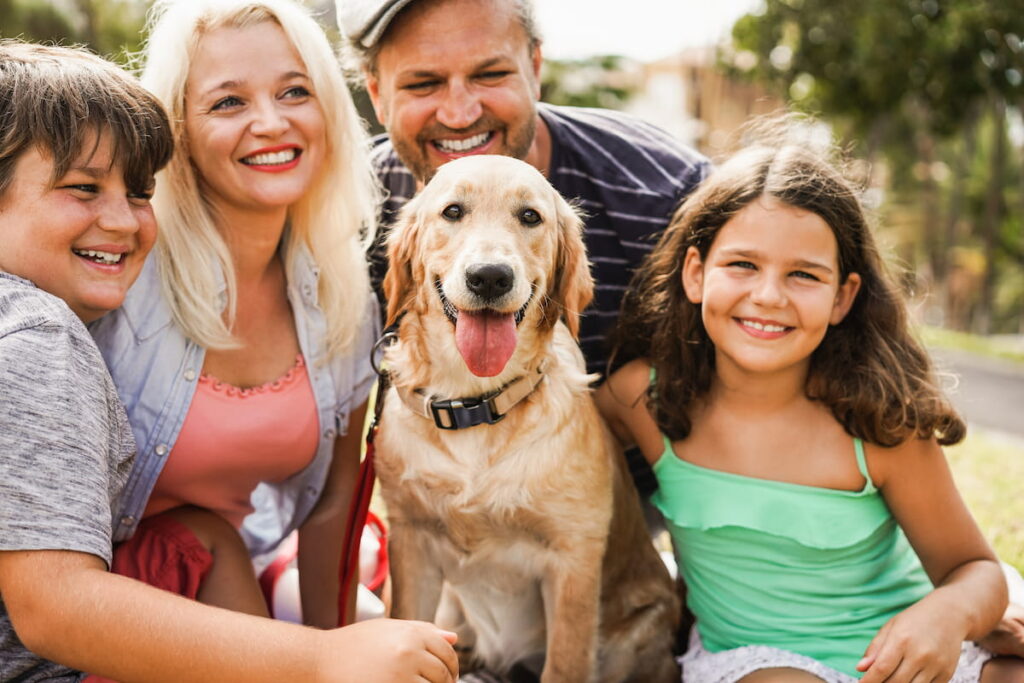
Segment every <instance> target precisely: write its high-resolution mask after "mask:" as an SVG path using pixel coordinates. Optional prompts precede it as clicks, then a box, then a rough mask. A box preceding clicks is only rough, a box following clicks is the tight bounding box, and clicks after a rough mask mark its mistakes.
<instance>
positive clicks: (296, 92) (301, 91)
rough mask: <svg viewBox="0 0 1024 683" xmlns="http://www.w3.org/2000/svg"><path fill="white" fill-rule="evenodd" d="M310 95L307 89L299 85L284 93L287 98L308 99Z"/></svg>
mask: <svg viewBox="0 0 1024 683" xmlns="http://www.w3.org/2000/svg"><path fill="white" fill-rule="evenodd" d="M310 94H311V93H310V92H309V89H308V88H305V87H303V86H301V85H296V86H294V87H291V88H288V90H287V91H285V95H286V96H288V97H309V96H310Z"/></svg>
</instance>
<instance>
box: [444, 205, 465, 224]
mask: <svg viewBox="0 0 1024 683" xmlns="http://www.w3.org/2000/svg"><path fill="white" fill-rule="evenodd" d="M464 213H465V212H464V211H463V210H462V206H461V205H460V204H449V205H448V206H446V207H444V211H442V212H441V215H442V216H444V218H445V220H449V221H452V222H454V221H457V220H459V219H460V218H462V216H463V214H464Z"/></svg>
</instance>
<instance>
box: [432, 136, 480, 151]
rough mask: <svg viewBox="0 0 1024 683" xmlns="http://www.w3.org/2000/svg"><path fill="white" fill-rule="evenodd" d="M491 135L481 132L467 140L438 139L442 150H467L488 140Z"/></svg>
mask: <svg viewBox="0 0 1024 683" xmlns="http://www.w3.org/2000/svg"><path fill="white" fill-rule="evenodd" d="M490 135H491V134H490V133H480V134H479V135H474V136H473V137H471V138H466V139H465V140H437V146H438V147H440V148H441V151H442V152H465V151H466V150H470V149H473V148H474V147H479V146H480V145H482V144H484V143H485V142H487V138H488V137H490Z"/></svg>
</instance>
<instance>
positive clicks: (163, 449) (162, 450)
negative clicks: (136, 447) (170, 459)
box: [154, 444, 167, 456]
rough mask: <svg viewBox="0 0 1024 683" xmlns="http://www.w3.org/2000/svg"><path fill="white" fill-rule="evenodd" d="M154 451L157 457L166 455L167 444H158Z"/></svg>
mask: <svg viewBox="0 0 1024 683" xmlns="http://www.w3.org/2000/svg"><path fill="white" fill-rule="evenodd" d="M154 450H156V454H157V455H161V456H163V455H167V444H160V445H159V446H157V447H156V448H155V449H154Z"/></svg>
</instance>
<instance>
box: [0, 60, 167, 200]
mask: <svg viewBox="0 0 1024 683" xmlns="http://www.w3.org/2000/svg"><path fill="white" fill-rule="evenodd" d="M104 134H106V135H110V141H111V145H112V146H113V154H114V159H115V160H116V161H118V162H120V164H121V167H122V169H123V171H124V180H125V183H126V184H127V186H128V188H129V189H130V190H132V191H135V192H140V193H141V192H148V191H149V190H150V189H151V186H152V179H153V176H154V174H155V173H156V172H157V171H158V170H160V169H161V168H163V167H164V165H166V164H167V161H168V160H169V159H170V158H171V153H172V151H173V149H174V141H173V139H172V137H171V126H170V124H169V123H168V120H167V115H166V114H165V113H164V109H163V107H162V106H161V105H160V102H159V101H157V99H156V98H155V97H154V96H153V95H151V94H150V93H149V92H148V91H147V90H146V89H145V88H143V87H142V86H141V85H139V83H138V82H137V81H136V80H135V79H134V78H133V77H132V76H130V75H129V74H128V73H126V72H125V71H123V70H122V69H120V68H119V67H117V66H116V65H114V64H112V63H110V62H108V61H106V60H104V59H101V58H100V57H97V56H96V55H94V54H92V53H90V52H87V51H86V50H84V49H81V48H70V47H58V46H52V45H36V44H33V43H26V42H22V41H18V40H0V196H3V194H4V192H5V191H6V189H7V188H8V187H9V186H10V184H11V181H12V180H13V178H14V167H15V164H17V161H18V159H19V158H20V157H21V155H22V154H23V153H25V152H26V151H28V150H29V149H31V148H33V147H35V148H37V149H39V150H40V151H41V152H43V153H45V154H46V155H48V156H49V157H51V159H52V161H53V172H54V177H53V179H52V181H53V182H56V181H57V180H59V179H60V178H61V177H62V176H63V175H64V174H65V173H67V171H68V168H70V167H71V164H72V163H73V162H74V161H75V159H77V158H78V156H79V155H80V154H82V152H83V151H84V150H83V146H84V145H86V144H87V142H88V141H89V140H90V139H92V138H91V136H93V135H104ZM96 144H98V139H97V140H96Z"/></svg>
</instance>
